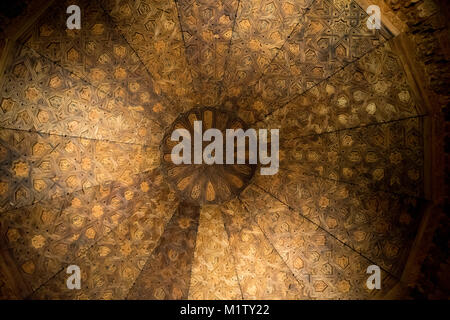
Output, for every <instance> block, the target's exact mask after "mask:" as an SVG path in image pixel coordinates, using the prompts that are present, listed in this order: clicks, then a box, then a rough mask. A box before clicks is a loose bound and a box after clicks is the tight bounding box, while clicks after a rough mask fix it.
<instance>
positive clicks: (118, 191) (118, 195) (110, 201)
mask: <svg viewBox="0 0 450 320" xmlns="http://www.w3.org/2000/svg"><path fill="white" fill-rule="evenodd" d="M162 183H163V182H162V179H161V176H160V174H159V173H158V172H157V171H156V172H153V173H145V174H140V175H135V176H133V183H132V184H131V185H124V184H123V183H120V182H113V183H108V184H104V185H101V186H96V187H93V188H90V189H87V190H83V191H79V192H75V193H72V194H69V195H67V196H64V197H60V198H57V199H54V200H48V201H41V202H39V203H37V204H35V205H32V206H27V207H24V208H21V209H17V210H12V211H8V212H5V213H3V214H2V216H1V228H2V230H1V231H2V234H5V235H6V241H7V243H6V246H7V248H8V249H9V250H10V251H11V252H12V255H13V257H14V259H15V261H16V264H17V266H18V268H19V269H20V271H21V275H20V276H22V277H23V278H24V279H25V281H26V282H27V283H29V284H30V285H31V287H32V289H33V290H36V289H37V288H39V287H40V286H41V285H42V284H44V283H45V282H46V281H47V280H49V279H50V278H51V277H52V276H53V275H55V274H56V273H57V272H59V271H60V270H61V268H64V267H67V265H68V264H69V263H70V262H74V261H75V260H76V259H77V257H81V256H83V255H84V254H86V252H87V250H89V248H90V247H92V246H93V245H94V244H95V243H97V242H98V241H99V240H100V239H102V238H103V237H105V236H106V235H107V234H109V233H110V232H111V230H114V229H115V228H116V227H117V226H118V225H120V224H121V222H122V221H124V220H126V219H127V218H128V217H130V216H131V215H132V214H133V213H135V212H136V211H137V210H138V209H139V208H140V207H141V206H143V205H144V204H145V205H148V204H147V203H148V202H151V201H153V206H156V207H157V208H160V209H161V210H162V211H164V212H165V209H164V208H165V207H167V208H170V206H168V205H167V202H169V204H170V202H171V203H174V200H175V198H174V194H173V193H170V192H168V190H167V188H166V187H165V186H164V184H162ZM161 194H163V196H161ZM152 199H154V200H152ZM175 203H176V202H175ZM160 206H161V207H160ZM168 211H170V210H168ZM121 240H124V238H121ZM62 285H64V286H65V283H62V284H60V286H62ZM57 293H58V292H56V293H55V294H57Z"/></svg>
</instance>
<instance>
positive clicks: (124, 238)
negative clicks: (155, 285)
mask: <svg viewBox="0 0 450 320" xmlns="http://www.w3.org/2000/svg"><path fill="white" fill-rule="evenodd" d="M154 179H156V181H152V180H154ZM146 180H149V181H152V182H153V183H154V184H152V183H149V185H148V188H149V191H148V194H147V195H144V196H143V197H142V196H141V195H140V193H139V192H136V193H135V194H134V196H136V197H141V199H137V200H143V202H141V205H140V206H135V207H134V209H133V210H132V211H131V212H130V214H129V215H128V216H127V217H126V219H122V220H120V221H118V222H117V223H115V224H114V225H113V227H111V230H110V231H109V232H108V233H106V234H104V236H103V237H100V238H99V239H98V241H96V242H95V244H94V245H92V246H91V247H89V248H88V249H86V251H85V252H84V253H83V254H82V255H77V256H74V257H71V260H69V261H70V263H72V264H76V265H78V266H79V267H80V270H81V283H82V288H81V289H80V290H68V289H67V286H66V279H67V277H68V275H67V273H66V272H65V270H62V271H60V272H59V273H58V274H57V275H56V276H55V277H54V278H53V279H51V280H50V281H49V282H47V283H46V284H45V285H44V286H42V287H41V288H39V290H37V291H36V292H35V293H34V294H33V296H32V298H33V299H83V300H84V299H107V300H110V299H125V298H126V297H127V295H128V292H129V290H130V288H131V287H132V285H133V284H134V282H135V281H136V279H137V277H138V275H139V274H140V272H141V271H142V269H143V267H144V265H145V263H146V261H147V259H149V257H150V255H151V254H152V252H153V250H154V248H155V247H156V246H157V245H158V241H159V239H160V237H161V235H162V234H163V232H164V230H165V227H166V225H167V223H168V221H169V220H170V219H171V217H172V214H173V213H174V212H175V209H176V207H177V205H178V203H177V201H174V194H173V193H171V192H170V191H169V190H168V189H167V187H166V186H165V185H164V183H163V182H162V179H160V176H159V177H158V176H156V177H151V176H147V177H146V179H145V180H144V181H143V182H141V183H144V182H145V181H146ZM132 191H133V190H132V189H131V190H130V189H129V190H127V191H126V193H125V196H127V195H128V194H129V192H132ZM88 230H89V229H88Z"/></svg>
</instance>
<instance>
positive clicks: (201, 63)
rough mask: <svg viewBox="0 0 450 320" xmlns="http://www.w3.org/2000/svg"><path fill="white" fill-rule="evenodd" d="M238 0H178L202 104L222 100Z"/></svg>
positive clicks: (198, 94)
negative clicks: (221, 95)
mask: <svg viewBox="0 0 450 320" xmlns="http://www.w3.org/2000/svg"><path fill="white" fill-rule="evenodd" d="M238 3H239V1H237V0H220V1H214V2H211V1H208V0H181V1H178V2H177V5H178V11H179V14H180V23H181V28H182V30H183V36H184V41H185V46H186V57H187V62H188V65H189V68H190V69H191V72H192V74H193V76H194V79H193V85H194V90H195V92H196V95H197V100H196V102H197V103H199V104H202V105H206V106H216V105H219V104H220V99H219V96H220V91H221V89H222V88H221V85H222V83H221V82H222V79H223V76H224V72H225V68H226V67H227V58H228V53H229V46H230V41H231V36H232V30H233V25H234V20H235V16H236V11H237V6H238Z"/></svg>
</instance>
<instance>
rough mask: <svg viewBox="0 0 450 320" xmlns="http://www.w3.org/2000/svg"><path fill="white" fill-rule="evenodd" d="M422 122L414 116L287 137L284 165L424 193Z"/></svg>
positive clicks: (393, 189) (390, 189) (374, 186)
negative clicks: (353, 127)
mask: <svg viewBox="0 0 450 320" xmlns="http://www.w3.org/2000/svg"><path fill="white" fill-rule="evenodd" d="M422 126H423V125H422V119H421V118H411V119H406V120H401V121H394V122H390V123H386V124H379V125H374V126H367V127H359V128H355V129H348V130H342V131H338V132H336V133H324V134H319V135H311V136H305V137H298V138H295V139H292V140H288V141H283V142H282V143H281V148H282V150H284V152H283V153H282V154H283V156H282V157H281V158H282V159H281V162H280V167H281V169H283V168H286V169H292V168H294V169H295V170H296V171H301V172H303V173H306V174H310V175H313V176H321V177H324V178H328V179H332V180H339V181H345V182H349V183H353V184H356V185H358V186H368V187H370V188H371V189H372V190H384V191H386V192H392V193H396V194H404V195H408V196H416V197H421V196H423V192H424V180H423V165H424V164H423V162H424V160H423V152H424V151H423V150H424V149H423V148H424V146H423V139H422V138H421V137H422V135H421V132H422V131H423V128H422ZM282 132H283V131H282Z"/></svg>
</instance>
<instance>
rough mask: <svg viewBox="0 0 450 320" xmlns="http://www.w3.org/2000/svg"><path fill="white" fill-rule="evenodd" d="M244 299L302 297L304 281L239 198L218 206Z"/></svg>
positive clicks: (303, 296)
mask: <svg viewBox="0 0 450 320" xmlns="http://www.w3.org/2000/svg"><path fill="white" fill-rule="evenodd" d="M220 209H221V211H222V212H223V216H224V221H225V228H226V230H227V233H228V236H229V243H230V247H231V250H232V252H233V255H234V257H235V261H236V262H235V263H236V272H237V274H238V281H239V284H240V287H241V290H242V296H243V298H244V299H303V298H305V295H304V293H303V287H304V284H303V283H301V282H299V281H298V280H297V279H296V278H295V276H294V275H293V274H292V271H291V270H290V269H289V267H288V266H287V265H286V263H285V262H284V261H283V259H282V257H281V256H280V255H279V253H278V252H277V251H276V250H275V249H274V247H273V245H272V243H271V242H270V240H269V239H267V237H266V236H265V234H264V232H263V230H262V229H261V228H260V227H259V226H258V225H257V224H256V223H255V221H254V220H253V219H252V217H251V215H250V214H249V213H248V211H247V210H246V209H245V207H244V206H243V204H242V203H240V202H239V200H237V199H234V200H232V201H229V202H227V203H225V204H224V205H223V206H221V207H220Z"/></svg>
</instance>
